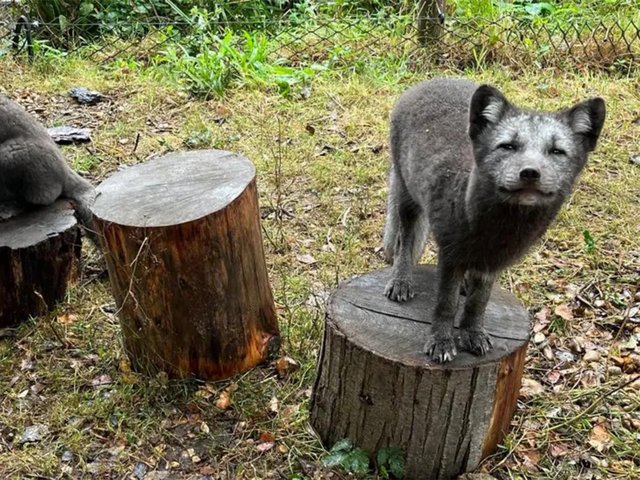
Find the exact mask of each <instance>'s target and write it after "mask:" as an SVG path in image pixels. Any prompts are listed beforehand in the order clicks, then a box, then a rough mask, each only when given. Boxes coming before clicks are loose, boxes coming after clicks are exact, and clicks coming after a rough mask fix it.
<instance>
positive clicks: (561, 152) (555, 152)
mask: <svg viewBox="0 0 640 480" xmlns="http://www.w3.org/2000/svg"><path fill="white" fill-rule="evenodd" d="M551 154H552V155H566V154H567V152H565V151H564V150H562V149H561V148H552V149H551Z"/></svg>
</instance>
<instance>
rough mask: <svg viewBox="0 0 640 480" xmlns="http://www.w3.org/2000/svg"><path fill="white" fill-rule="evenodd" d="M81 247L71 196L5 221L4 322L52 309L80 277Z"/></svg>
mask: <svg viewBox="0 0 640 480" xmlns="http://www.w3.org/2000/svg"><path fill="white" fill-rule="evenodd" d="M80 251H81V231H80V227H79V226H78V222H77V221H76V217H75V216H74V213H73V208H72V206H71V204H70V203H69V202H68V201H67V200H58V201H57V202H55V203H53V204H52V205H49V206H47V207H42V208H39V209H37V210H28V211H24V212H21V213H20V214H19V215H18V216H15V217H13V218H10V219H8V220H5V221H2V222H0V327H7V326H12V325H15V324H17V323H19V322H21V321H24V320H26V319H28V318H29V317H31V316H38V315H44V314H46V313H47V312H49V311H50V310H51V309H53V308H54V307H55V305H56V303H57V302H59V301H60V300H62V299H63V298H64V296H65V293H66V291H67V286H68V284H69V282H71V281H72V280H75V279H76V278H77V275H78V272H79V265H80Z"/></svg>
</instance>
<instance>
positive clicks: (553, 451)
mask: <svg viewBox="0 0 640 480" xmlns="http://www.w3.org/2000/svg"><path fill="white" fill-rule="evenodd" d="M570 451H571V447H570V446H569V445H567V444H566V443H552V444H551V446H550V447H549V455H551V456H552V457H553V458H559V457H564V456H566V455H567V454H568V453H569V452H570Z"/></svg>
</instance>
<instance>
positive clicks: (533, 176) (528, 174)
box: [520, 167, 540, 182]
mask: <svg viewBox="0 0 640 480" xmlns="http://www.w3.org/2000/svg"><path fill="white" fill-rule="evenodd" d="M520 180H524V181H525V182H535V181H536V180H540V170H538V169H537V168H531V167H527V168H523V169H522V170H520Z"/></svg>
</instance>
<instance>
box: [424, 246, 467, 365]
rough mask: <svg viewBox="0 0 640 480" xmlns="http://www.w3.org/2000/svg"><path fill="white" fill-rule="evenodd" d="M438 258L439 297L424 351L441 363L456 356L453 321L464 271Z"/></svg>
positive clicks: (441, 257)
mask: <svg viewBox="0 0 640 480" xmlns="http://www.w3.org/2000/svg"><path fill="white" fill-rule="evenodd" d="M439 257H440V258H438V298H437V301H436V308H435V310H434V312H433V323H432V324H431V333H430V335H429V338H428V339H427V343H426V344H425V346H424V353H425V354H426V355H428V356H429V357H430V358H431V360H434V361H436V362H439V363H444V362H450V361H451V360H453V358H454V357H455V356H456V354H457V353H458V351H457V350H456V344H455V340H454V337H453V322H454V320H455V316H456V310H457V307H458V298H459V297H458V294H459V291H460V284H461V282H462V279H463V276H464V272H461V271H460V270H458V269H456V268H455V266H453V265H451V264H450V263H448V262H446V260H443V256H442V255H440V256H439Z"/></svg>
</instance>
